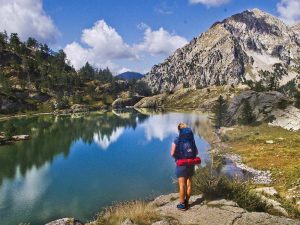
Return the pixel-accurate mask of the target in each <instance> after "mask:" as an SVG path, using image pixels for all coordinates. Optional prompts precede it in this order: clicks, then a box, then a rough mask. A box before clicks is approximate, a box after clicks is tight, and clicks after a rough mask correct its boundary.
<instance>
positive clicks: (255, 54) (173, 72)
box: [143, 9, 300, 92]
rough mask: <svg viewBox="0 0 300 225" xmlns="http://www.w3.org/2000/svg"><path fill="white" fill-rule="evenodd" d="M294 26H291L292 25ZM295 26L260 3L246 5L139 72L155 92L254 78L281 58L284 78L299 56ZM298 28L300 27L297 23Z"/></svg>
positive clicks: (231, 82) (298, 40) (240, 81)
mask: <svg viewBox="0 0 300 225" xmlns="http://www.w3.org/2000/svg"><path fill="white" fill-rule="evenodd" d="M294 30H295V31H294ZM297 30H298V26H296V27H289V26H288V25H286V24H284V22H282V21H281V20H280V19H278V18H277V17H274V16H272V15H271V14H268V13H266V12H263V11H261V10H259V9H252V10H246V11H244V12H241V13H238V14H235V15H232V16H231V17H229V18H226V19H224V20H223V21H221V22H216V23H214V24H213V25H212V26H211V27H210V28H209V29H208V30H207V31H206V32H203V33H202V34H201V35H200V36H199V37H196V38H194V39H193V40H192V41H191V42H190V43H188V44H187V45H185V46H184V47H182V48H180V49H177V50H176V51H175V52H174V54H173V55H171V56H169V57H168V58H167V59H166V60H165V61H164V62H162V63H161V64H159V65H155V66H154V67H152V69H151V70H150V72H149V73H147V74H146V75H145V77H144V78H143V80H144V81H146V82H147V83H148V84H149V86H150V87H151V89H152V90H153V92H168V91H172V90H177V89H180V88H182V87H199V88H202V87H207V86H211V85H220V84H234V85H235V84H239V83H243V82H246V81H247V80H252V81H258V80H260V79H261V78H260V77H259V74H258V72H259V71H260V70H268V71H270V70H272V69H273V65H274V64H276V63H281V64H282V65H283V67H284V68H285V69H286V70H287V71H288V75H287V76H286V77H284V79H282V84H284V83H287V82H288V81H289V80H291V79H293V78H295V77H296V75H297V74H296V73H294V72H293V70H292V68H293V67H294V66H295V65H296V64H295V62H297V61H299V60H300V35H299V34H298V33H297ZM299 30H300V29H299Z"/></svg>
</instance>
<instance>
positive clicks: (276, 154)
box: [222, 124, 300, 201]
mask: <svg viewBox="0 0 300 225" xmlns="http://www.w3.org/2000/svg"><path fill="white" fill-rule="evenodd" d="M222 138H223V140H224V141H225V142H226V143H227V146H228V147H227V149H226V150H227V151H229V152H234V153H237V154H239V155H241V156H242V159H243V162H244V163H245V164H247V165H249V166H251V167H253V168H256V169H260V170H270V171H271V172H272V178H273V184H272V185H273V186H274V187H275V188H276V189H277V190H278V191H279V192H280V195H281V196H282V197H293V196H289V195H290V191H289V190H291V189H295V190H296V189H297V187H298V191H300V190H299V189H300V131H298V132H290V131H287V130H284V129H282V128H280V127H270V126H268V125H267V124H262V125H259V126H236V127H234V129H233V130H229V131H227V132H226V134H224V135H223V136H222ZM296 191H297V190H296ZM299 193H300V192H298V197H299ZM291 199H292V200H293V198H291ZM294 201H297V194H295V198H294ZM298 201H299V199H298Z"/></svg>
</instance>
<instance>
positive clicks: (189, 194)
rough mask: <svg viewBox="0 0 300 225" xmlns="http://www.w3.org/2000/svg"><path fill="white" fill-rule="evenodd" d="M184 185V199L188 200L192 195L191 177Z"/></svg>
mask: <svg viewBox="0 0 300 225" xmlns="http://www.w3.org/2000/svg"><path fill="white" fill-rule="evenodd" d="M186 183H187V184H186V198H187V200H189V199H190V197H191V195H192V177H190V178H187V180H186Z"/></svg>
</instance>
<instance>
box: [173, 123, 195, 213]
mask: <svg viewBox="0 0 300 225" xmlns="http://www.w3.org/2000/svg"><path fill="white" fill-rule="evenodd" d="M178 132H179V136H178V137H176V139H175V140H174V142H173V144H172V149H171V155H172V157H173V158H174V159H175V162H176V176H177V178H178V185H179V200H180V202H179V204H178V205H177V208H178V209H180V210H186V209H188V208H189V199H190V196H191V194H192V177H193V175H194V173H195V165H196V164H200V163H201V159H200V158H199V157H197V155H198V149H197V146H196V143H195V139H194V135H193V132H192V130H191V129H190V128H188V127H187V125H186V124H185V123H179V125H178Z"/></svg>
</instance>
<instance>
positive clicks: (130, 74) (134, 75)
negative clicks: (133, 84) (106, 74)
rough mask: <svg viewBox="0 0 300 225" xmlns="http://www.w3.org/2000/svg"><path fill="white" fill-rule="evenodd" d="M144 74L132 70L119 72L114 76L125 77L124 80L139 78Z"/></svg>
mask: <svg viewBox="0 0 300 225" xmlns="http://www.w3.org/2000/svg"><path fill="white" fill-rule="evenodd" d="M143 76H144V75H143V74H141V73H137V72H133V71H127V72H124V73H120V74H118V75H117V76H116V77H117V78H121V79H125V80H131V79H137V80H139V79H141V78H142V77H143Z"/></svg>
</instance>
